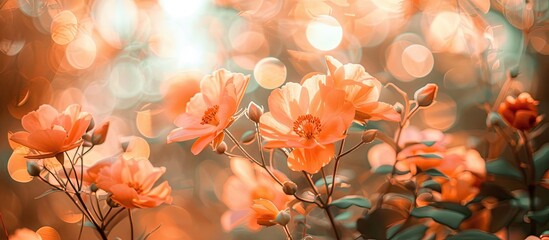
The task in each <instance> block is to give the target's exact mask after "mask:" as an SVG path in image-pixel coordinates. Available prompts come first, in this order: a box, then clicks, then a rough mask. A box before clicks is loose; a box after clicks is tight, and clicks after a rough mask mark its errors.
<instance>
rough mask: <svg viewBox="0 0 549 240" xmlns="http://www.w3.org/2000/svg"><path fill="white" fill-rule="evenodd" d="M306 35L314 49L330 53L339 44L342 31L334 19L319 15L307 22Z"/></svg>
mask: <svg viewBox="0 0 549 240" xmlns="http://www.w3.org/2000/svg"><path fill="white" fill-rule="evenodd" d="M306 34H307V40H309V43H311V45H313V47H314V48H316V49H318V50H321V51H330V50H332V49H334V48H336V47H337V46H339V43H341V39H342V38H343V29H342V28H341V25H340V24H339V22H338V21H337V20H336V19H335V18H333V17H331V16H327V15H321V16H318V17H316V18H315V19H313V20H312V21H311V22H309V24H308V25H307V32H306Z"/></svg>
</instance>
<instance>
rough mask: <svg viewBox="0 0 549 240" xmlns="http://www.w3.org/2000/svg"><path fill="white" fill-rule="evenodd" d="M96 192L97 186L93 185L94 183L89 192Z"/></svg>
mask: <svg viewBox="0 0 549 240" xmlns="http://www.w3.org/2000/svg"><path fill="white" fill-rule="evenodd" d="M97 190H99V188H98V187H97V185H95V183H92V184H91V185H90V191H92V192H97Z"/></svg>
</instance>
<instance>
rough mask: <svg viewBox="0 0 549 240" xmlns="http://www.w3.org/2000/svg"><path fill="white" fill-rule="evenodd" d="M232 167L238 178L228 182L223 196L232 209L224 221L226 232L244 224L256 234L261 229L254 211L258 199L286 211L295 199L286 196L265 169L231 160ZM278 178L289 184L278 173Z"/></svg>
mask: <svg viewBox="0 0 549 240" xmlns="http://www.w3.org/2000/svg"><path fill="white" fill-rule="evenodd" d="M230 166H231V170H232V172H233V174H234V175H233V176H231V177H229V179H227V181H226V182H225V184H224V186H223V193H222V195H221V200H222V201H223V203H225V205H227V207H228V208H229V210H227V211H226V212H225V213H224V214H223V216H222V217H221V225H222V226H223V229H224V230H225V231H230V230H232V229H234V228H235V227H237V226H239V225H242V224H244V225H245V226H246V227H247V228H248V229H250V230H253V231H257V230H259V229H260V228H261V226H260V225H259V224H258V223H257V219H256V215H255V212H254V210H253V209H252V208H251V206H252V205H253V203H254V200H256V199H265V200H268V201H271V202H272V203H273V204H274V206H276V208H277V209H285V208H286V204H287V203H288V202H290V201H291V199H292V198H293V197H291V196H288V195H286V194H284V192H283V191H282V187H280V185H278V183H277V182H275V180H273V179H272V178H271V176H269V174H268V173H267V172H266V171H265V170H264V169H262V168H261V167H259V166H256V165H254V164H252V163H250V161H248V160H247V159H244V158H236V157H235V158H231V162H230ZM274 174H275V176H277V178H278V179H279V180H280V181H282V182H285V181H287V180H288V179H287V177H286V176H284V174H282V173H280V172H278V171H275V172H274Z"/></svg>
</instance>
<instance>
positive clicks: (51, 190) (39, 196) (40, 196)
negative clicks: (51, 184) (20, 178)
mask: <svg viewBox="0 0 549 240" xmlns="http://www.w3.org/2000/svg"><path fill="white" fill-rule="evenodd" d="M54 192H61V191H60V190H57V189H54V188H52V189H49V190H47V191H45V192H43V193H42V194H40V195H38V196H36V197H34V199H35V200H36V199H40V198H43V197H45V196H48V195H50V194H52V193H54Z"/></svg>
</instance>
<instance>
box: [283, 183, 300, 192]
mask: <svg viewBox="0 0 549 240" xmlns="http://www.w3.org/2000/svg"><path fill="white" fill-rule="evenodd" d="M282 191H283V192H284V193H286V195H294V194H295V193H296V192H297V185H296V184H295V183H294V182H292V181H286V182H284V184H283V185H282Z"/></svg>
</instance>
